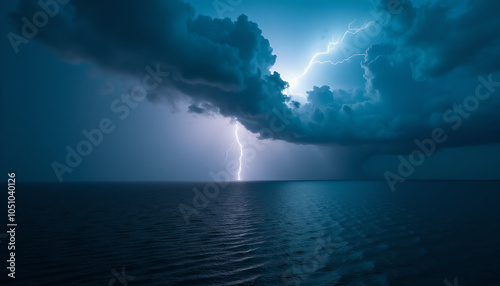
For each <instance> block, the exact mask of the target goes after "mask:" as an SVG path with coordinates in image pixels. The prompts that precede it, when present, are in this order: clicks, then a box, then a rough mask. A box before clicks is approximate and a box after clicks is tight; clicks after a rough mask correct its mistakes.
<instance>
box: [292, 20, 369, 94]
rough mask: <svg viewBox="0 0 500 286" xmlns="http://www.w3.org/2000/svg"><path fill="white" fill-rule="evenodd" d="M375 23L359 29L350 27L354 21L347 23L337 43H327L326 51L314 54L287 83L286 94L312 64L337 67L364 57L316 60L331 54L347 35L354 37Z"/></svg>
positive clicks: (357, 54)
mask: <svg viewBox="0 0 500 286" xmlns="http://www.w3.org/2000/svg"><path fill="white" fill-rule="evenodd" d="M374 22H375V21H370V22H367V23H365V24H364V25H363V26H361V27H359V28H352V27H351V25H352V23H354V21H352V22H351V23H349V27H348V29H347V30H346V31H345V32H344V34H343V35H342V36H341V37H340V38H339V39H337V41H335V42H333V41H332V42H329V43H328V46H327V49H326V51H324V52H318V53H315V54H314V55H313V56H312V58H311V60H310V61H309V64H308V65H307V67H306V68H305V69H304V71H303V72H302V73H301V74H300V75H299V76H298V77H296V78H295V79H294V80H291V81H289V84H290V87H289V88H288V90H287V93H288V94H291V93H292V88H293V87H294V86H295V85H296V84H297V82H298V81H299V80H300V78H302V77H303V76H304V75H306V74H307V72H309V70H310V69H311V67H312V66H313V65H314V64H326V63H328V64H332V65H334V66H335V65H338V64H341V63H344V62H346V61H348V60H350V59H352V58H354V57H357V56H365V54H364V53H355V54H352V55H350V56H348V57H346V58H344V59H342V60H339V61H335V62H334V61H331V60H325V61H321V60H318V59H317V58H318V57H319V56H322V55H328V54H329V53H331V52H332V51H333V50H334V49H336V48H337V47H338V46H339V45H341V44H342V43H343V42H344V39H345V38H346V36H347V35H349V34H351V35H356V34H357V33H359V32H360V31H362V30H364V29H366V28H368V27H369V26H370V25H371V24H372V23H374Z"/></svg>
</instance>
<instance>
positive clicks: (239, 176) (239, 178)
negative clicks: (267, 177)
mask: <svg viewBox="0 0 500 286" xmlns="http://www.w3.org/2000/svg"><path fill="white" fill-rule="evenodd" d="M238 126H239V124H238V121H236V124H235V128H234V136H235V137H236V143H237V144H238V145H239V146H240V166H239V168H238V181H241V168H242V164H243V145H242V144H241V142H240V137H239V136H238Z"/></svg>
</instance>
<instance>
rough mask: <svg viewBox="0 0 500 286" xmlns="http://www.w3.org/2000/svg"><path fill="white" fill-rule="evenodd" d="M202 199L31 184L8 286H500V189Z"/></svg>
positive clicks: (356, 189) (281, 188) (250, 191)
mask: <svg viewBox="0 0 500 286" xmlns="http://www.w3.org/2000/svg"><path fill="white" fill-rule="evenodd" d="M194 186H197V187H198V188H199V189H200V190H203V186H204V184H164V183H157V184H151V183H150V184H137V183H136V184H130V183H129V184H116V183H99V184H30V185H28V184H18V186H17V216H18V230H17V254H16V257H17V260H16V261H17V265H16V266H17V271H16V276H17V278H16V281H15V282H16V283H12V282H13V281H11V280H12V279H9V280H6V275H7V270H6V269H5V267H2V269H3V273H4V274H3V275H2V277H1V278H0V283H1V285H10V284H13V285H14V284H15V285H117V286H120V285H131V286H133V285H425V286H429V285H447V286H448V285H454V284H453V283H454V281H453V280H454V278H455V277H457V281H458V284H456V285H454V286H458V285H500V244H499V242H500V230H499V226H500V182H406V183H404V184H402V185H399V186H398V187H399V188H398V190H397V191H396V192H395V193H391V192H390V191H389V190H388V188H387V185H386V184H385V182H266V183H233V184H230V185H228V186H227V187H225V188H220V192H219V194H213V193H212V195H213V197H214V198H207V199H208V200H209V203H208V206H206V208H200V209H197V211H198V213H197V214H193V215H192V216H191V217H190V223H189V224H186V222H185V220H184V218H183V216H182V214H181V212H180V211H179V204H186V205H189V206H191V207H193V204H192V200H193V197H194V196H195V193H194V192H193V191H192V188H193V187H194ZM211 191H212V189H211ZM198 203H206V201H205V202H203V201H199V202H198ZM4 227H5V224H3V225H2V230H3V229H4ZM2 240H3V241H2V243H0V247H1V249H2V252H1V253H2V259H1V260H2V261H5V259H6V258H7V253H6V249H5V248H6V241H5V239H2ZM4 258H5V259H4ZM4 263H5V262H4ZM4 265H5V264H4ZM113 270H114V271H113ZM122 271H123V272H122ZM132 276H133V277H132ZM132 278H133V279H132ZM445 279H447V280H448V281H449V282H448V283H445V282H444V280H445Z"/></svg>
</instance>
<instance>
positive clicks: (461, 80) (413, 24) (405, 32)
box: [11, 0, 500, 151]
mask: <svg viewBox="0 0 500 286" xmlns="http://www.w3.org/2000/svg"><path fill="white" fill-rule="evenodd" d="M386 2H387V1H380V2H379V3H378V6H377V7H376V9H381V10H383V9H385V7H386V5H387V3H386ZM94 6H95V4H92V3H91V2H89V1H81V0H80V1H79V0H75V1H71V2H70V3H69V4H67V5H64V6H61V7H60V9H61V11H60V12H59V13H58V14H57V15H56V16H54V17H53V19H51V21H50V22H49V23H48V24H47V26H46V27H44V28H43V29H40V31H39V33H38V35H37V40H39V41H40V42H42V43H43V44H44V45H46V46H47V47H49V48H50V49H52V50H54V51H55V52H56V53H58V54H59V55H60V56H61V57H62V58H63V59H65V60H67V61H68V62H71V63H80V62H88V63H92V64H94V65H96V66H99V67H101V68H102V69H104V70H107V71H109V72H112V73H118V74H122V75H127V76H131V77H134V78H140V77H142V76H143V74H144V69H145V67H146V66H148V65H151V66H159V67H160V68H161V69H162V70H165V71H168V72H169V75H168V77H166V79H165V81H164V83H163V85H162V87H161V89H160V90H158V91H156V92H157V93H155V94H154V95H149V98H150V100H151V101H155V100H157V97H158V96H160V97H166V98H168V99H169V100H167V101H171V100H174V99H175V100H179V99H180V100H186V101H188V102H189V104H190V105H189V110H188V111H189V112H192V113H196V114H212V113H218V114H221V115H222V116H225V117H228V118H234V119H237V120H238V121H239V122H240V123H241V124H243V125H244V126H245V128H247V129H248V130H249V131H251V132H254V133H260V135H261V137H262V138H270V139H275V140H285V141H288V142H293V143H299V144H351V145H369V146H376V147H377V148H382V149H391V150H399V151H401V150H410V149H411V146H412V144H413V141H414V140H415V139H416V138H421V137H425V136H429V135H428V134H429V133H430V131H431V130H432V129H433V128H436V127H443V128H448V127H449V126H450V124H453V125H456V124H457V122H456V121H457V120H458V119H456V116H461V115H460V110H459V108H462V109H463V106H462V107H460V106H461V105H463V102H464V99H466V98H467V97H468V96H471V95H474V92H475V90H476V86H477V85H478V83H481V81H480V80H478V77H479V76H482V77H481V78H482V81H483V83H484V81H489V82H490V85H489V87H490V89H491V88H493V89H495V88H496V89H499V88H498V85H497V83H498V82H500V75H499V73H498V71H500V33H499V32H498V31H500V17H499V16H500V15H499V13H500V12H499V11H500V3H499V2H495V1H487V0H480V1H472V0H469V1H463V2H461V4H460V5H458V6H457V5H456V2H453V1H428V2H426V3H425V4H423V5H420V6H418V7H417V6H415V5H413V4H412V3H411V2H409V1H404V2H402V7H403V9H402V11H401V13H399V14H397V15H393V16H392V19H391V22H390V23H389V25H386V26H384V28H383V31H382V35H383V36H382V37H380V39H379V38H377V40H376V42H374V43H372V44H371V45H370V46H369V47H368V48H367V49H366V51H365V52H364V53H365V56H364V57H360V60H359V61H360V62H359V65H360V66H361V67H362V68H363V70H364V76H363V77H364V82H365V84H364V85H362V86H357V87H353V88H351V89H339V88H336V87H335V86H320V87H314V86H312V87H311V89H310V91H309V92H307V102H305V103H304V104H298V103H297V102H295V101H293V100H292V96H291V95H288V94H287V93H286V92H285V91H286V89H287V88H288V83H287V82H286V81H285V80H283V79H282V78H281V76H280V74H279V73H278V72H270V70H271V68H272V67H273V65H274V64H275V62H276V55H274V54H273V49H272V47H271V43H270V42H269V41H268V40H267V39H266V38H265V37H264V36H263V35H262V30H261V29H260V28H259V26H258V25H257V23H254V22H252V21H250V20H249V19H248V18H247V17H246V16H245V15H241V16H240V17H238V19H237V20H236V21H232V20H230V19H228V18H226V19H213V18H211V17H208V16H203V15H198V16H196V14H195V11H194V9H193V8H192V7H191V6H190V5H189V4H186V3H184V2H183V1H181V0H171V1H144V2H138V1H137V2H134V1H126V2H125V1H117V0H116V1H111V0H108V1H101V2H100V3H99V9H95V7H94ZM38 10H40V7H39V6H38V5H37V4H36V3H35V2H33V1H22V2H21V3H20V5H19V7H18V10H17V11H16V12H15V13H12V14H11V18H12V19H13V20H14V21H16V23H17V26H18V28H19V31H21V29H22V28H23V24H24V23H23V22H20V21H19V19H21V17H23V16H24V15H33V14H34V13H35V12H36V11H38ZM485 91H488V90H485ZM489 91H490V92H491V93H492V94H493V96H491V97H490V98H488V99H487V100H488V102H487V103H486V101H481V102H479V103H480V106H479V107H478V108H475V109H474V114H472V115H469V116H467V117H464V116H462V119H463V124H462V123H461V128H460V129H457V130H456V132H454V137H453V138H452V139H450V140H448V141H447V142H446V144H447V145H455V146H457V145H474V144H485V143H492V142H495V143H498V142H500V125H499V124H492V123H498V122H500V113H499V112H498V110H499V107H500V99H499V97H498V96H497V93H498V92H497V93H496V94H495V90H489ZM450 112H451V113H450ZM465 112H467V111H465ZM277 114H278V115H279V116H278V115H277ZM468 114H471V112H468ZM276 116H278V117H280V118H281V121H282V123H284V124H283V126H282V128H280V130H279V132H274V133H273V134H272V135H269V133H265V132H262V130H265V129H267V128H269V126H270V122H271V121H272V118H273V117H276ZM453 116H455V117H453ZM446 118H448V119H449V120H446ZM448 129H449V128H448Z"/></svg>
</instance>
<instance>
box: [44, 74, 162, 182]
mask: <svg viewBox="0 0 500 286" xmlns="http://www.w3.org/2000/svg"><path fill="white" fill-rule="evenodd" d="M145 69H146V72H147V74H146V75H144V77H143V78H142V82H141V83H142V84H141V85H136V86H134V87H132V88H131V89H130V90H129V92H127V93H123V94H122V95H121V96H120V98H119V99H115V100H113V101H112V102H111V104H110V107H109V108H110V110H111V112H112V113H113V114H114V115H115V116H117V117H118V119H119V120H120V121H123V120H125V119H127V118H128V117H129V115H130V112H131V110H133V109H135V108H137V107H138V105H139V103H141V102H143V101H144V100H145V99H146V97H147V93H148V92H151V91H153V90H155V89H156V88H158V86H159V85H160V84H161V83H162V82H163V80H164V78H166V77H167V76H169V75H170V73H169V72H167V71H162V70H161V67H160V65H159V64H158V65H156V67H155V68H154V69H153V68H152V67H151V66H147V67H146V68H145ZM115 129H116V125H115V124H114V122H113V120H112V119H111V118H109V117H103V118H102V119H101V120H100V121H99V123H98V126H97V128H93V129H91V130H87V129H83V130H82V131H81V133H82V135H83V137H84V139H82V140H80V141H79V142H78V143H77V144H76V145H75V146H70V145H66V147H65V150H66V156H65V160H64V161H63V163H60V162H58V161H53V162H52V164H51V166H52V169H53V170H54V173H55V175H56V177H57V180H58V181H59V182H62V181H63V180H64V178H63V175H64V174H66V173H72V172H73V171H74V169H75V168H77V167H78V166H80V164H81V163H82V161H83V159H84V158H85V157H88V156H89V155H90V154H92V152H93V150H94V149H95V148H97V147H98V146H99V145H101V143H102V142H103V141H104V137H105V135H108V134H111V133H112V132H113V131H115Z"/></svg>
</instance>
